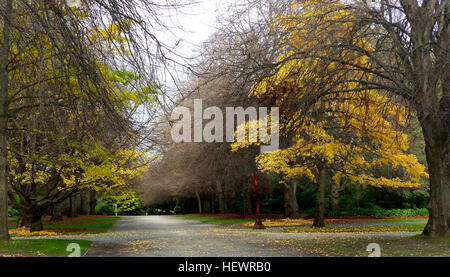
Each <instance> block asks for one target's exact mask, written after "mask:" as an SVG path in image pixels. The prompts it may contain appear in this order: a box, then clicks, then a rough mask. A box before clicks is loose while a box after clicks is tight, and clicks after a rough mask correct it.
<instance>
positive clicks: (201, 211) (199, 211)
mask: <svg viewBox="0 0 450 277" xmlns="http://www.w3.org/2000/svg"><path fill="white" fill-rule="evenodd" d="M195 196H196V197H197V203H198V213H200V214H202V213H203V210H202V199H201V198H200V194H199V193H198V192H197V191H196V192H195Z"/></svg>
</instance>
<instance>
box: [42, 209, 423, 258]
mask: <svg viewBox="0 0 450 277" xmlns="http://www.w3.org/2000/svg"><path fill="white" fill-rule="evenodd" d="M387 224H388V223H384V224H381V225H387ZM346 226H351V225H346ZM358 226H360V225H358ZM281 231H282V228H270V229H267V230H251V229H230V228H227V227H224V226H216V225H210V224H203V223H201V222H199V221H193V220H186V219H182V218H179V217H174V216H136V217H122V218H121V220H120V221H119V222H118V223H117V224H116V225H115V226H114V227H113V228H112V229H111V230H110V232H109V233H105V234H95V235H74V236H58V237H56V236H55V237H46V238H57V239H85V240H90V241H92V242H93V244H92V246H91V247H90V248H89V250H88V251H87V253H86V254H85V256H90V257H306V256H314V255H313V254H311V253H308V252H306V251H305V250H302V249H299V248H297V247H295V246H292V247H290V246H289V244H286V240H289V239H294V238H298V239H308V238H311V239H312V238H336V237H368V238H372V237H373V238H379V237H405V236H411V235H414V234H415V233H340V234H329V233H282V232H281Z"/></svg>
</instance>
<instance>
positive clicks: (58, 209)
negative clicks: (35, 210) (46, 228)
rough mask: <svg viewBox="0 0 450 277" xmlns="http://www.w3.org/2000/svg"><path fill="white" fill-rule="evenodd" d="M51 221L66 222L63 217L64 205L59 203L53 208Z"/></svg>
mask: <svg viewBox="0 0 450 277" xmlns="http://www.w3.org/2000/svg"><path fill="white" fill-rule="evenodd" d="M50 221H52V222H55V221H64V217H63V215H62V203H58V204H56V205H55V206H53V208H52V218H51V219H50Z"/></svg>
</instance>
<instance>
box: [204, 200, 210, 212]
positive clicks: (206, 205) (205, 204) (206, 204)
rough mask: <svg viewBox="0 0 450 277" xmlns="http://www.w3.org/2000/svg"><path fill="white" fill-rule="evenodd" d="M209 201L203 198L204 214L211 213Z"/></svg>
mask: <svg viewBox="0 0 450 277" xmlns="http://www.w3.org/2000/svg"><path fill="white" fill-rule="evenodd" d="M210 204H211V202H210V201H209V199H206V198H205V199H203V212H204V213H206V214H209V213H211V206H210Z"/></svg>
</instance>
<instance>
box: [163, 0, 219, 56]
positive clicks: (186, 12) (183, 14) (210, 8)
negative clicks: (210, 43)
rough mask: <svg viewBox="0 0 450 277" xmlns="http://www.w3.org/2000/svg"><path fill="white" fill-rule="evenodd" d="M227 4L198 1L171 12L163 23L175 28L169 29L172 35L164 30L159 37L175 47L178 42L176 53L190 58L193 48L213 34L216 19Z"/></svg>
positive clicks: (213, 0)
mask: <svg viewBox="0 0 450 277" xmlns="http://www.w3.org/2000/svg"><path fill="white" fill-rule="evenodd" d="M227 2H228V1H227V0H198V1H197V3H196V4H192V5H190V6H188V7H185V8H181V9H180V11H178V12H177V13H175V12H171V13H170V15H168V16H167V18H166V19H164V21H165V22H170V23H169V24H170V25H172V26H176V27H174V28H172V29H171V30H172V32H173V34H168V32H167V30H166V31H163V32H164V34H161V35H162V36H163V37H165V38H166V39H167V40H166V41H167V42H169V45H170V44H173V45H175V43H176V42H177V41H179V44H178V46H177V48H176V51H177V52H178V53H180V54H182V55H184V56H188V57H191V56H193V55H194V51H195V48H196V47H197V46H198V45H200V44H201V43H202V42H203V41H205V40H206V39H208V37H209V36H210V35H211V34H212V33H213V32H214V30H215V26H216V24H215V23H216V18H217V17H218V16H219V15H220V12H221V10H223V7H224V4H225V3H227ZM179 28H181V29H179ZM163 40H164V38H163Z"/></svg>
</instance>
